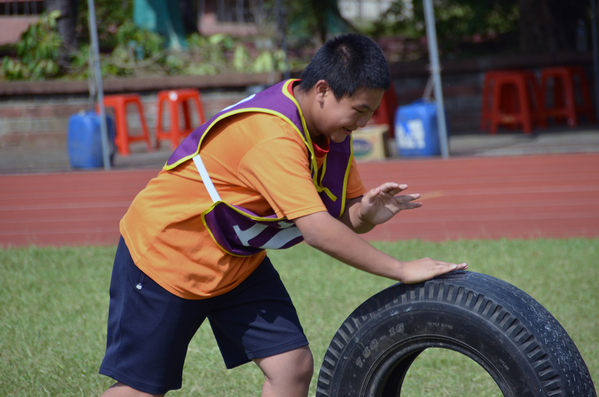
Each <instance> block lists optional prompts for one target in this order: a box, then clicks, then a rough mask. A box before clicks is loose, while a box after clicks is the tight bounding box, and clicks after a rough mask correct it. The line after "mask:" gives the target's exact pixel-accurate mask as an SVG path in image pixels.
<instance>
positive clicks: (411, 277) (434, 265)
mask: <svg viewBox="0 0 599 397" xmlns="http://www.w3.org/2000/svg"><path fill="white" fill-rule="evenodd" d="M401 266H402V270H401V271H400V274H401V279H400V280H399V281H401V282H402V283H404V284H415V283H420V282H423V281H426V280H430V279H431V278H433V277H436V276H440V275H442V274H445V273H448V272H451V271H454V270H466V269H467V268H468V265H467V264H466V263H460V264H455V263H448V262H442V261H438V260H435V259H431V258H422V259H418V260H415V261H411V262H401Z"/></svg>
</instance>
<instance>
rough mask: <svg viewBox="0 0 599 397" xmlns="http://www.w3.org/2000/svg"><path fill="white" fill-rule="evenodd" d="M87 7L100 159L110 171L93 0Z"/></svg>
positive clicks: (89, 1)
mask: <svg viewBox="0 0 599 397" xmlns="http://www.w3.org/2000/svg"><path fill="white" fill-rule="evenodd" d="M87 4H88V7H89V35H90V37H91V41H92V53H93V54H94V65H90V69H91V68H92V67H93V68H94V69H93V70H94V75H95V77H96V78H95V80H96V84H97V90H96V92H97V94H98V107H99V108H100V134H101V136H102V159H103V161H104V169H105V170H106V171H109V170H110V148H109V144H108V139H109V137H108V128H107V126H106V109H105V108H104V90H103V88H102V71H101V70H100V46H99V45H98V30H97V27H96V9H95V8H94V0H87Z"/></svg>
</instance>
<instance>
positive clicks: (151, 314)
mask: <svg viewBox="0 0 599 397" xmlns="http://www.w3.org/2000/svg"><path fill="white" fill-rule="evenodd" d="M209 304H210V303H209V302H206V301H201V300H200V301H192V300H185V299H182V298H179V297H177V296H175V295H173V294H171V293H170V292H168V291H166V290H164V289H163V288H162V287H160V286H159V285H158V284H156V283H155V282H154V281H153V280H152V279H151V278H149V277H148V276H146V275H145V274H144V273H143V272H142V271H141V270H139V268H137V266H135V263H133V259H132V258H131V255H130V254H129V250H128V249H127V246H126V245H125V243H124V241H123V239H122V238H121V241H120V242H119V246H118V249H117V252H116V255H115V262H114V268H113V273H112V280H111V285H110V308H109V315H108V333H107V343H106V354H105V356H104V360H103V361H102V365H101V367H100V373H101V374H103V375H106V376H109V377H111V378H113V379H114V380H115V381H117V382H119V383H117V384H116V385H115V386H113V387H111V388H110V389H108V390H107V391H106V394H105V395H104V396H105V397H106V396H121V395H123V396H127V395H132V396H136V395H140V396H152V395H155V396H160V395H163V394H165V393H167V392H168V391H169V390H174V389H179V388H180V387H181V378H182V373H183V365H184V362H185V356H186V353H187V347H188V344H189V341H190V340H191V339H192V337H193V336H194V334H195V333H196V331H197V329H198V328H199V327H200V325H201V324H202V322H203V320H204V319H205V318H206V316H207V314H208V312H209ZM125 385H126V386H125ZM142 392H144V393H147V394H143V393H142Z"/></svg>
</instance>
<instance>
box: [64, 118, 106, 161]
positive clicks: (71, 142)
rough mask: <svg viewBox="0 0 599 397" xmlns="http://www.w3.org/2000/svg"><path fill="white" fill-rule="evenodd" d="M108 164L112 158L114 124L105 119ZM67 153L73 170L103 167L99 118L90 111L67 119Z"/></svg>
mask: <svg viewBox="0 0 599 397" xmlns="http://www.w3.org/2000/svg"><path fill="white" fill-rule="evenodd" d="M106 127H107V129H108V147H109V157H110V163H111V164H112V159H113V157H114V122H113V121H112V118H110V117H106ZM67 151H68V153H69V161H70V162H71V166H72V167H73V168H97V167H103V166H104V157H103V155H102V135H101V129H100V116H99V115H98V114H97V113H96V112H94V111H91V110H88V111H82V112H79V113H77V114H74V115H72V116H71V117H70V118H69V127H68V132H67Z"/></svg>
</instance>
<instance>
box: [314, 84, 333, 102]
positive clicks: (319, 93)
mask: <svg viewBox="0 0 599 397" xmlns="http://www.w3.org/2000/svg"><path fill="white" fill-rule="evenodd" d="M329 91H331V86H329V83H327V82H326V80H318V81H317V82H316V84H314V95H315V96H316V101H317V102H318V103H323V102H324V98H325V97H326V96H327V94H328V93H329Z"/></svg>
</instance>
